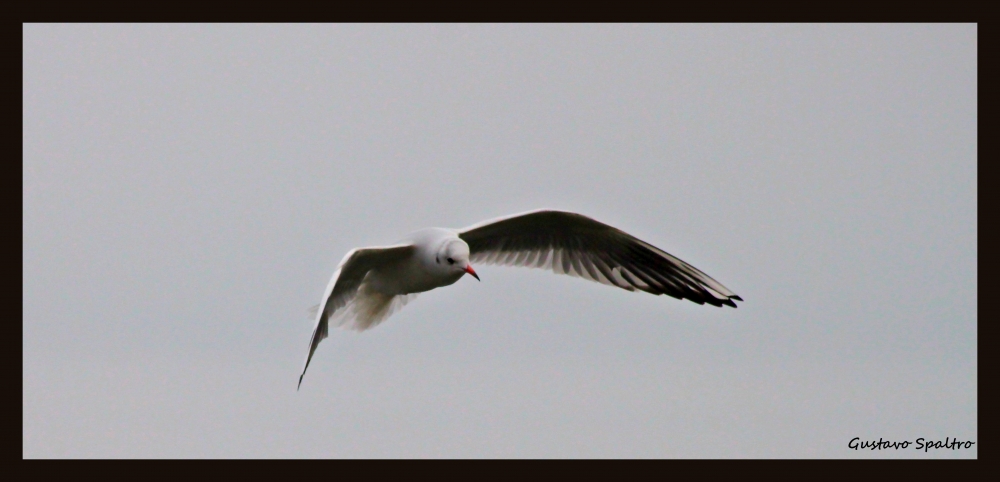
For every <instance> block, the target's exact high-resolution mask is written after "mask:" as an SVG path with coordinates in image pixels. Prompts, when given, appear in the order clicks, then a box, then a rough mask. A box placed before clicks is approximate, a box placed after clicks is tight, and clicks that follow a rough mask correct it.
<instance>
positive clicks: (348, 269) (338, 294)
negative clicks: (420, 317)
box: [299, 244, 416, 387]
mask: <svg viewBox="0 0 1000 482" xmlns="http://www.w3.org/2000/svg"><path fill="white" fill-rule="evenodd" d="M415 250H416V247H415V246H413V245H412V244H401V245H395V246H373V247H369V248H356V249H352V250H351V251H350V252H348V253H347V255H345V256H344V259H343V260H341V261H340V266H338V267H337V271H336V272H334V273H333V277H332V278H330V283H329V284H327V286H326V291H325V292H324V293H323V302H322V303H320V304H319V306H318V307H317V309H316V327H315V328H313V334H312V338H311V339H310V341H309V355H308V356H306V363H305V366H304V367H302V375H299V386H300V387H301V386H302V377H304V376H305V374H306V370H307V369H308V368H309V362H310V361H311V360H312V356H313V353H314V352H315V351H316V347H317V346H319V342H321V341H323V339H324V338H326V337H327V335H328V332H329V328H330V326H329V325H330V318H331V317H332V316H334V314H337V313H338V312H339V311H342V310H343V309H344V307H346V306H347V305H349V304H351V303H352V302H353V301H354V300H355V298H357V297H358V292H359V289H361V288H362V285H363V283H364V280H365V277H366V276H367V275H368V273H369V272H370V271H371V270H372V269H373V268H377V267H379V266H384V265H387V264H392V263H395V262H399V261H402V260H405V259H406V258H408V257H409V256H411V255H413V253H414V251H415ZM376 296H377V295H376ZM397 298H398V297H397ZM410 298H412V295H404V297H403V298H401V299H400V300H395V302H394V303H391V306H389V307H387V308H389V310H388V311H389V313H391V310H393V309H396V308H398V307H400V306H402V305H403V304H405V303H406V301H408V300H409V299H410ZM388 301H389V302H393V301H394V299H393V297H391V296H390V297H389V298H388ZM383 314H385V310H383ZM385 316H388V314H385ZM382 318H384V316H382ZM380 320H381V318H380V319H379V320H378V321H380ZM376 323H377V321H376ZM368 326H371V323H370V324H368V325H365V326H363V327H361V328H360V329H364V328H367V327H368Z"/></svg>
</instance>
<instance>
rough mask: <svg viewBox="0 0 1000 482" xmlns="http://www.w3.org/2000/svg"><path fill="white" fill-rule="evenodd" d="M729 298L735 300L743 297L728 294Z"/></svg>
mask: <svg viewBox="0 0 1000 482" xmlns="http://www.w3.org/2000/svg"><path fill="white" fill-rule="evenodd" d="M729 299H731V300H736V301H743V298H740V297H739V296H736V295H733V296H730V297H729Z"/></svg>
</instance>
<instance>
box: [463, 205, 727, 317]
mask: <svg viewBox="0 0 1000 482" xmlns="http://www.w3.org/2000/svg"><path fill="white" fill-rule="evenodd" d="M458 236H459V237H460V238H462V239H463V240H464V241H465V242H466V243H468V245H469V251H470V260H471V261H473V262H479V263H483V264H501V265H511V266H526V267H531V268H542V269H551V270H552V271H554V272H556V273H557V274H568V275H570V276H579V277H583V278H585V279H589V280H591V281H597V282H599V283H603V284H606V285H610V286H617V287H619V288H622V289H624V290H628V291H635V290H636V289H639V290H642V291H645V292H647V293H652V294H654V295H662V294H665V295H668V296H672V297H674V298H678V299H688V300H691V301H693V302H695V303H698V304H705V303H708V304H710V305H713V306H722V305H728V306H732V307H733V308H735V307H736V303H735V302H734V301H733V300H738V301H743V299H742V298H740V297H739V296H737V295H736V293H733V292H732V291H730V290H729V289H728V288H726V287H725V286H722V284H721V283H719V282H718V281H715V280H714V279H712V278H711V277H709V276H708V275H707V274H705V273H702V272H701V271H700V270H698V269H697V268H695V267H694V266H691V265H690V264H687V263H685V262H684V261H681V260H680V259H678V258H676V257H674V256H672V255H670V254H669V253H667V252H666V251H663V250H662V249H659V248H657V247H655V246H653V245H651V244H649V243H647V242H645V241H642V240H640V239H637V238H635V237H634V236H632V235H630V234H628V233H626V232H624V231H621V230H619V229H617V228H614V227H611V226H608V225H607V224H604V223H601V222H598V221H595V220H593V219H591V218H588V217H586V216H582V215H580V214H576V213H570V212H564V211H552V210H538V211H531V212H527V213H521V214H514V215H511V216H504V217H501V218H496V219H491V220H488V221H484V222H481V223H478V224H474V225H472V226H469V227H467V228H464V229H461V230H459V233H458Z"/></svg>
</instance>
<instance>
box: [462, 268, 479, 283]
mask: <svg viewBox="0 0 1000 482" xmlns="http://www.w3.org/2000/svg"><path fill="white" fill-rule="evenodd" d="M465 272H466V273H469V274H471V275H472V276H473V277H474V278H476V281H482V280H481V279H479V275H478V274H476V270H474V269H472V266H471V265H469V266H466V267H465Z"/></svg>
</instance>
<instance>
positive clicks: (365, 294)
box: [299, 209, 743, 388]
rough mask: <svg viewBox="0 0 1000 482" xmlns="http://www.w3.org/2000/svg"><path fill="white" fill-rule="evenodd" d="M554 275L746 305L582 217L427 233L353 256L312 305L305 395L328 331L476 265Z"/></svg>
mask: <svg viewBox="0 0 1000 482" xmlns="http://www.w3.org/2000/svg"><path fill="white" fill-rule="evenodd" d="M473 262H475V263H481V264H498V265H508V266H524V267H529V268H542V269H546V270H552V271H554V272H555V273H556V274H566V275H570V276H576V277H581V278H584V279H588V280H591V281H596V282H598V283H601V284H605V285H609V286H615V287H618V288H621V289H623V290H628V291H635V290H640V291H645V292H647V293H650V294H654V295H668V296H672V297H674V298H677V299H688V300H691V301H693V302H695V303H698V304H699V305H703V304H705V303H708V304H710V305H712V306H720V307H721V306H722V305H726V306H731V307H733V308H736V303H735V302H734V301H733V300H737V301H743V298H740V297H739V296H737V295H736V293H733V292H732V291H730V290H729V289H728V288H726V287H725V286H722V284H721V283H719V282H718V281H715V280H714V279H712V278H711V277H709V276H708V275H707V274H705V273H702V272H701V271H699V270H698V269H697V268H695V267H694V266H691V265H690V264H687V263H685V262H684V261H681V260H680V259H678V258H675V257H674V256H672V255H670V254H669V253H667V252H666V251H663V250H661V249H660V248H657V247H656V246H653V245H651V244H649V243H647V242H645V241H642V240H640V239H638V238H636V237H634V236H632V235H630V234H628V233H626V232H624V231H621V230H619V229H617V228H614V227H611V226H608V225H607V224H604V223H601V222H598V221H595V220H593V219H591V218H589V217H586V216H583V215H581V214H576V213H571V212H566V211H555V210H551V209H541V210H536V211H529V212H526V213H520V214H513V215H510V216H503V217H499V218H494V219H490V220H487V221H483V222H481V223H477V224H474V225H472V226H469V227H466V228H463V229H446V228H427V229H422V230H420V231H416V232H414V233H412V234H411V235H410V236H409V237H407V238H406V239H404V240H403V241H400V242H399V243H396V244H393V245H389V246H371V247H367V248H355V249H352V250H351V251H349V252H348V253H347V255H345V256H344V259H343V260H341V262H340V265H339V267H338V268H337V271H336V272H334V273H333V277H332V278H331V279H330V283H329V284H327V286H326V291H325V292H324V293H323V300H322V303H320V304H319V305H317V306H315V307H314V309H315V310H316V313H315V317H316V322H315V323H316V326H315V328H314V329H313V333H312V337H311V339H310V341H309V354H308V355H307V356H306V363H305V366H304V367H303V368H302V374H301V375H299V388H301V387H302V377H304V376H305V374H306V370H307V369H308V368H309V362H310V361H311V360H312V357H313V353H315V352H316V347H317V346H319V342H321V341H323V339H324V338H326V337H327V334H328V332H329V327H330V324H331V323H333V324H335V325H336V326H339V327H342V328H348V329H353V330H357V331H363V330H367V329H369V328H372V327H374V326H375V325H377V324H379V323H381V322H382V321H383V320H385V319H386V318H388V317H389V316H390V315H392V314H393V313H394V312H396V311H397V310H399V309H400V308H402V307H403V305H405V304H407V303H408V302H410V301H412V300H413V299H414V298H415V297H416V296H417V294H418V293H422V292H424V291H430V290H432V289H434V288H440V287H442V286H448V285H451V284H454V283H455V282H456V281H458V280H459V279H460V278H461V277H462V276H464V275H466V274H469V275H472V277H474V278H476V280H479V275H478V274H476V270H474V269H472V264H471V263H473Z"/></svg>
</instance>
